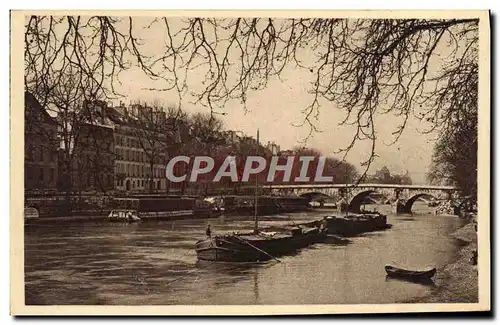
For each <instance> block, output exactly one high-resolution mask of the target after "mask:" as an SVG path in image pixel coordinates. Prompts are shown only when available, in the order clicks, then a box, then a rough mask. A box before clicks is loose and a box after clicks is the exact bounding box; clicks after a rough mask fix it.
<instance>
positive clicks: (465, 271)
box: [407, 223, 479, 303]
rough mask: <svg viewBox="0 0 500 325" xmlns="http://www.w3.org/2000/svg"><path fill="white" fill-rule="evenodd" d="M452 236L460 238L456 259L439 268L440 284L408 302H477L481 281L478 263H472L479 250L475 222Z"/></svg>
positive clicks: (438, 281) (437, 282) (436, 280)
mask: <svg viewBox="0 0 500 325" xmlns="http://www.w3.org/2000/svg"><path fill="white" fill-rule="evenodd" d="M451 236H452V237H454V238H456V239H458V240H460V241H461V242H462V243H463V246H462V247H461V248H460V249H459V251H458V255H457V257H456V260H455V261H454V262H453V263H450V264H448V265H446V266H445V267H444V268H442V269H440V270H438V274H437V276H436V279H435V282H436V284H437V285H438V289H436V290H435V291H434V292H432V294H430V295H428V296H425V297H421V298H417V299H414V300H411V301H407V302H413V303H415V302H419V303H477V302H478V299H479V298H478V297H479V283H478V273H477V265H473V264H472V263H471V257H472V256H473V252H474V251H477V232H476V230H475V229H474V224H473V223H468V224H466V225H465V226H463V227H462V228H460V229H458V230H457V231H455V232H454V233H453V234H452V235H451Z"/></svg>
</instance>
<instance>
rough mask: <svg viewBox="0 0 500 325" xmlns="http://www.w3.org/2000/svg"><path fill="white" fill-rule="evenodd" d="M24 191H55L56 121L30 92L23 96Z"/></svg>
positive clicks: (56, 170) (57, 145) (56, 168)
mask: <svg viewBox="0 0 500 325" xmlns="http://www.w3.org/2000/svg"><path fill="white" fill-rule="evenodd" d="M24 101H25V103H24V105H25V110H24V117H25V120H24V122H25V129H24V140H25V146H24V187H25V190H27V191H30V190H48V189H56V187H57V179H58V159H57V152H58V147H59V142H58V139H57V121H56V120H55V119H54V118H52V117H51V116H50V115H49V114H48V113H47V111H46V110H45V109H44V108H43V107H42V106H41V105H40V103H39V102H38V100H37V99H36V98H35V97H34V96H33V95H32V94H30V93H25V96H24Z"/></svg>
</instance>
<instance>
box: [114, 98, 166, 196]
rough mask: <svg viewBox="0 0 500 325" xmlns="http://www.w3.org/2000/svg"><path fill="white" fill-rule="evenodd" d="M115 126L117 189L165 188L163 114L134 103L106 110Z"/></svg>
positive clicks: (144, 189) (149, 189)
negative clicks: (129, 105)
mask: <svg viewBox="0 0 500 325" xmlns="http://www.w3.org/2000/svg"><path fill="white" fill-rule="evenodd" d="M107 113H108V118H109V120H110V122H111V125H112V127H113V129H114V150H115V166H114V167H115V168H114V173H115V189H116V190H119V191H136V192H141V191H160V192H161V191H166V189H167V177H166V162H167V161H166V160H167V157H166V156H167V140H166V134H165V133H164V132H162V129H161V128H162V127H163V126H164V116H165V115H164V113H163V114H161V112H155V111H153V109H152V108H149V107H143V106H140V105H134V106H131V107H125V106H123V105H121V106H120V107H115V108H111V107H109V108H108V109H107Z"/></svg>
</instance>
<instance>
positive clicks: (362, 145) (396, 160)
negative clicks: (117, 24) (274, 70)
mask: <svg viewBox="0 0 500 325" xmlns="http://www.w3.org/2000/svg"><path fill="white" fill-rule="evenodd" d="M150 22H151V18H150V17H148V18H141V17H134V36H135V37H137V38H138V39H140V40H141V44H142V45H141V50H142V51H144V53H145V54H147V55H154V54H159V53H160V54H161V53H162V51H164V50H163V49H164V46H165V41H164V40H165V35H166V34H165V27H164V26H163V25H161V24H156V25H152V26H151V25H150ZM169 22H170V24H171V27H172V30H175V29H179V28H181V27H182V26H183V22H182V20H180V19H178V18H174V19H171V20H169ZM127 23H128V20H125V21H124V25H123V29H124V31H126V29H127V28H128V25H127ZM129 59H130V58H129ZM131 61H133V60H131ZM235 70H237V69H235ZM233 71H234V70H233ZM179 73H180V74H182V72H179ZM197 76H199V78H197ZM230 77H231V76H230ZM233 77H234V76H233ZM312 77H313V74H312V73H309V72H308V70H306V69H295V68H294V67H293V66H289V67H288V68H285V70H284V71H283V73H282V75H281V78H280V79H277V78H271V79H269V80H268V84H267V87H266V88H265V89H264V90H260V91H251V92H249V93H248V95H247V105H246V108H247V109H248V110H245V108H244V107H243V105H242V104H241V103H240V101H237V100H231V101H229V102H228V103H227V104H226V105H225V106H224V107H223V108H221V109H219V112H220V113H224V114H225V115H218V117H219V118H221V119H222V120H223V122H224V125H225V128H226V129H230V130H236V131H242V132H243V133H246V134H247V135H252V136H254V135H255V134H256V133H257V129H259V131H260V140H261V142H262V143H263V144H266V143H267V142H268V141H271V142H273V141H274V142H275V143H276V144H278V145H280V146H281V149H282V150H286V149H292V148H293V147H296V146H304V145H305V146H308V147H312V148H316V149H319V150H320V151H321V152H322V153H323V154H324V155H332V156H335V157H337V158H341V156H340V155H338V154H337V155H335V154H334V153H335V152H336V151H337V150H339V149H342V148H345V147H346V146H347V145H348V144H349V142H350V141H351V139H352V136H353V134H354V131H355V129H354V127H351V126H342V125H339V123H340V122H341V121H342V119H343V118H344V113H343V112H342V111H341V110H339V109H338V108H336V107H335V105H334V104H333V103H326V104H323V106H322V107H321V108H320V111H319V116H318V119H317V120H314V121H313V123H314V125H315V126H316V128H317V129H318V130H319V131H320V132H315V133H313V134H312V135H311V136H310V137H309V138H308V139H307V142H305V143H304V140H306V137H307V135H308V134H309V131H310V129H309V127H308V126H307V125H304V126H302V127H299V126H297V125H300V124H301V123H302V122H303V121H304V115H303V112H302V110H303V109H304V108H305V107H307V106H308V105H309V104H310V103H311V100H312V97H311V96H312V95H311V94H309V93H308V91H307V90H308V89H309V88H310V83H311V81H312ZM201 79H202V74H200V73H199V72H196V71H190V76H189V80H190V83H189V87H192V89H195V90H196V89H200V87H201ZM119 80H120V83H117V84H115V89H116V90H117V91H118V92H119V93H122V94H124V95H125V97H124V98H122V101H124V102H125V103H126V104H128V103H131V102H135V101H138V100H140V101H141V102H144V101H146V102H148V101H149V102H153V101H157V100H158V101H160V102H163V103H166V104H172V105H177V104H178V103H179V96H178V93H177V92H176V91H157V90H151V89H153V88H165V85H164V84H163V85H162V84H161V83H162V82H161V81H154V80H152V79H150V78H149V77H148V76H146V75H145V73H144V72H143V71H142V70H140V69H139V68H137V67H132V68H130V69H127V70H125V71H123V72H121V73H120V75H119ZM189 91H191V89H188V92H186V93H184V94H183V95H182V98H181V104H182V109H183V110H185V111H187V112H190V113H194V112H207V113H208V112H209V109H208V108H205V107H203V106H201V105H196V104H193V103H192V102H193V101H194V97H193V96H191V95H190V94H189ZM118 102H119V101H117V102H115V103H114V104H118ZM375 122H376V127H377V129H376V132H377V134H376V136H377V140H376V148H375V152H376V154H377V157H376V159H375V161H374V162H373V163H372V164H371V167H370V170H369V172H370V173H374V172H375V171H376V170H378V169H380V168H382V167H383V166H387V167H388V168H389V170H390V171H391V172H393V173H405V172H406V171H408V172H409V174H410V176H411V178H412V180H413V182H414V183H419V184H422V183H426V173H427V171H428V169H429V165H430V162H431V157H432V151H433V146H434V143H435V138H436V134H423V133H422V132H419V131H422V130H423V129H424V127H425V126H424V125H422V124H421V123H420V121H418V120H417V119H416V118H412V117H410V120H409V121H408V123H407V126H406V129H405V130H404V132H403V134H402V136H401V138H400V139H399V140H398V142H396V143H395V144H392V145H388V144H389V143H391V142H392V141H393V140H394V136H393V134H392V132H394V131H395V130H396V126H397V125H398V124H399V122H400V120H399V118H397V117H396V116H394V115H393V114H390V113H388V114H384V115H381V114H379V115H377V116H375ZM370 148H371V142H370V141H358V143H357V144H356V145H355V146H354V147H353V148H352V149H351V150H350V152H349V154H348V155H347V157H346V160H347V161H348V162H349V163H351V164H353V165H354V166H356V167H357V168H358V170H359V171H360V172H362V171H364V167H362V166H361V162H362V161H364V160H366V159H367V158H368V155H369V153H370Z"/></svg>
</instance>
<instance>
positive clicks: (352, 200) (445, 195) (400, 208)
mask: <svg viewBox="0 0 500 325" xmlns="http://www.w3.org/2000/svg"><path fill="white" fill-rule="evenodd" d="M271 192H272V193H274V194H281V195H284V194H287V195H297V196H303V197H307V198H309V200H314V199H315V198H317V197H321V196H328V197H330V198H333V199H334V200H335V201H337V205H338V207H339V209H340V210H342V211H344V210H345V209H347V210H348V211H350V212H360V209H361V205H362V203H363V202H364V200H365V199H366V198H367V197H369V196H370V195H372V194H375V193H376V194H378V195H379V196H382V197H384V198H385V200H383V201H384V202H386V201H389V202H391V204H392V205H393V210H394V212H395V213H411V207H412V205H413V203H414V202H415V201H416V200H418V199H420V198H422V197H430V198H433V199H434V200H438V201H443V200H449V201H454V200H457V198H458V192H457V190H456V188H455V187H452V186H433V185H402V184H357V185H355V184H304V185H302V184H298V185H295V184H290V185H288V184H287V185H275V186H272V189H271Z"/></svg>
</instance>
